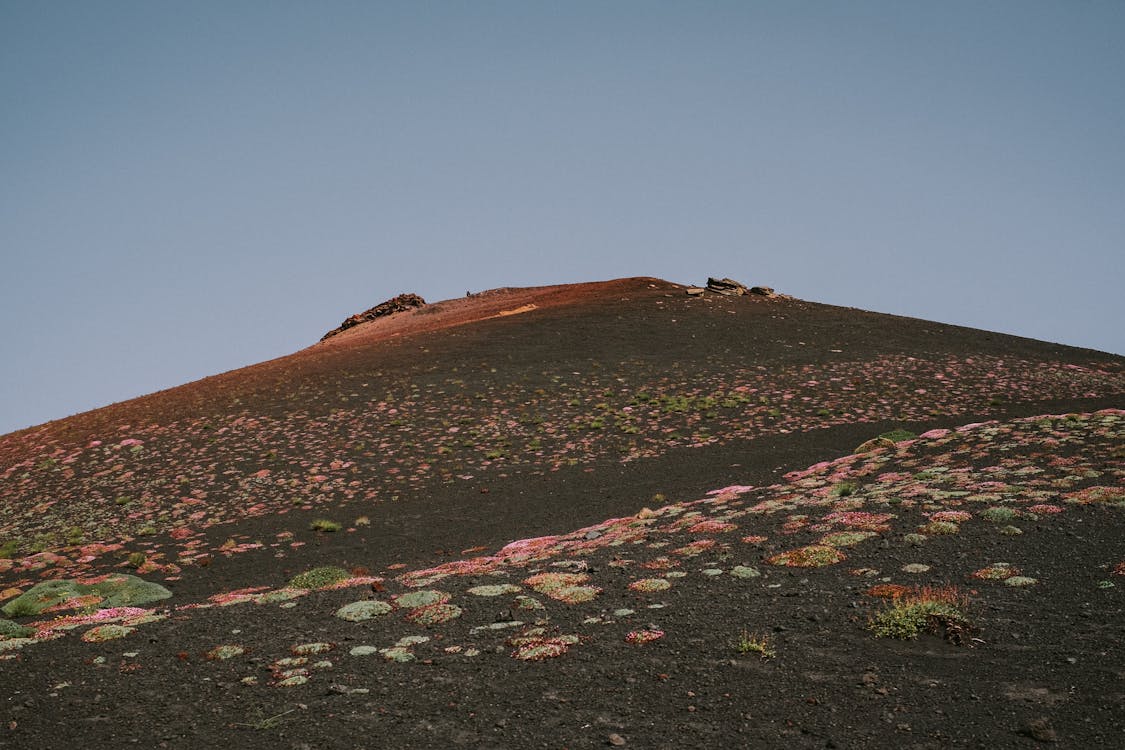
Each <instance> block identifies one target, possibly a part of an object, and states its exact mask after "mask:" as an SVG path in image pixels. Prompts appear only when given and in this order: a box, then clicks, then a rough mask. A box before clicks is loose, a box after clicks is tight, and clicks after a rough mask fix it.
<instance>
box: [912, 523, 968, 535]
mask: <svg viewBox="0 0 1125 750" xmlns="http://www.w3.org/2000/svg"><path fill="white" fill-rule="evenodd" d="M960 529H961V527H960V526H958V525H957V524H955V523H953V522H952V521H930V522H929V523H927V524H923V525H922V526H919V527H918V531H919V533H922V534H925V535H927V536H948V535H950V534H956V533H957V532H958V531H960Z"/></svg>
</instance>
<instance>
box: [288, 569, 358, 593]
mask: <svg viewBox="0 0 1125 750" xmlns="http://www.w3.org/2000/svg"><path fill="white" fill-rule="evenodd" d="M350 577H351V574H350V573H348V571H346V570H344V569H343V568H337V567H335V566H333V565H325V566H322V567H319V568H313V569H312V570H306V571H305V572H304V573H299V574H297V575H295V576H293V578H291V579H290V581H289V585H290V586H292V587H293V588H297V589H320V588H324V587H325V586H331V585H332V584H334V583H339V582H340V581H344V580H347V579H348V578H350Z"/></svg>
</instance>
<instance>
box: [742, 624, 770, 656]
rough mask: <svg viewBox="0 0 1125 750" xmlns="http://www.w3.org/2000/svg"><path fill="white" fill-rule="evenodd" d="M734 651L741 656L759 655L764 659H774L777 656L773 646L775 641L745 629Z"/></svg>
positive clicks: (767, 636)
mask: <svg viewBox="0 0 1125 750" xmlns="http://www.w3.org/2000/svg"><path fill="white" fill-rule="evenodd" d="M734 650H735V651H737V652H738V653H740V654H743V655H745V654H757V655H758V656H760V657H761V658H763V659H772V658H774V657H775V656H777V650H776V649H775V648H774V646H773V639H772V638H770V636H769V635H759V634H757V633H751V632H750V631H749V630H746V629H743V630H742V632H741V633H740V634H739V636H738V640H737V641H735V644H734Z"/></svg>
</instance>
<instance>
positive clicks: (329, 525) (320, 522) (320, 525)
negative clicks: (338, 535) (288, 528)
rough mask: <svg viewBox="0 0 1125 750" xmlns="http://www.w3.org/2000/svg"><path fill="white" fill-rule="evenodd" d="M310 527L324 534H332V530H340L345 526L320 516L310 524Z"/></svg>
mask: <svg viewBox="0 0 1125 750" xmlns="http://www.w3.org/2000/svg"><path fill="white" fill-rule="evenodd" d="M309 528H310V529H312V530H313V531H319V532H321V533H322V534H331V533H332V532H334V531H339V530H340V529H342V528H344V527H343V526H341V525H340V524H338V523H336V522H335V521H333V520H331V519H328V518H318V519H316V520H315V521H313V522H312V523H310V524H309Z"/></svg>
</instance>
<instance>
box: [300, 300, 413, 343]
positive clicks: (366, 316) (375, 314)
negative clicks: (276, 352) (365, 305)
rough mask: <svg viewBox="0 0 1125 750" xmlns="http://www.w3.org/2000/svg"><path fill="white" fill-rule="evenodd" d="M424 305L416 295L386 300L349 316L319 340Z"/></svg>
mask: <svg viewBox="0 0 1125 750" xmlns="http://www.w3.org/2000/svg"><path fill="white" fill-rule="evenodd" d="M425 305H426V300H424V299H422V298H421V297H419V296H418V295H417V294H400V295H398V296H397V297H394V298H392V299H389V300H387V301H386V302H380V303H379V304H378V305H375V307H372V308H371V309H370V310H365V311H364V312H361V313H356V314H355V315H353V316H351V317H350V318H348V319H347V320H345V321H344V322H343V323H341V324H340V325H339V326H338V327H336V328H333V329H332V330H331V331H329V332H328V333H326V334H324V335H323V336H321V337H320V340H321V341H324V340H325V339H328V338H331V337H333V336H335V335H336V334H337V333H343V332H344V331H346V330H348V329H349V328H354V327H355V326H357V325H359V324H360V323H366V322H367V321H369V320H375V319H376V318H382V317H385V316H387V315H394V314H395V313H400V312H405V311H407V310H411V309H414V308H416V307H425Z"/></svg>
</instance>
